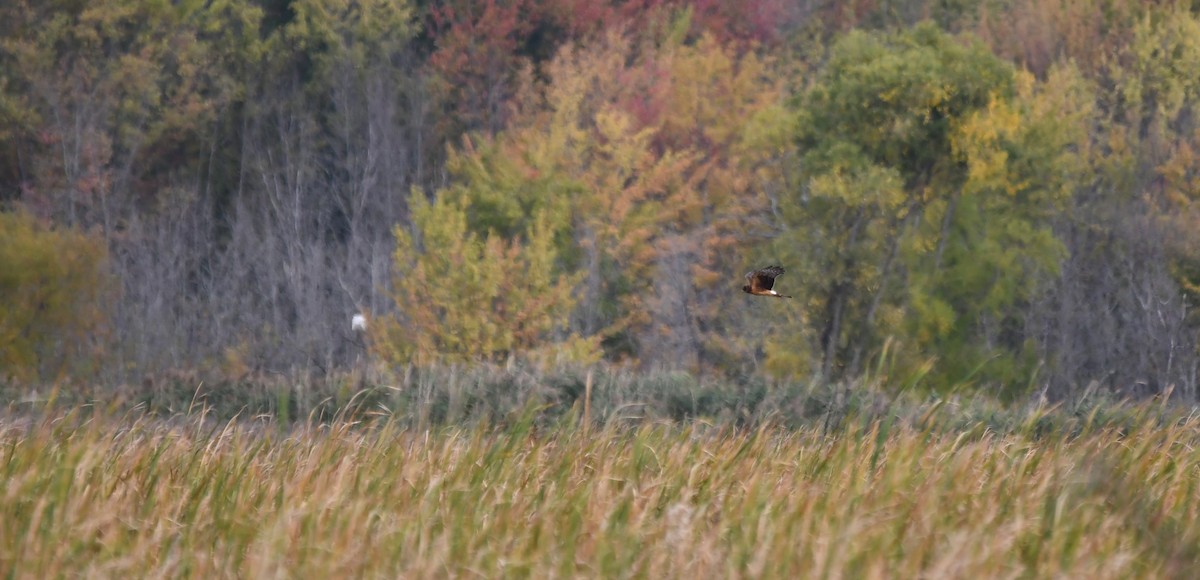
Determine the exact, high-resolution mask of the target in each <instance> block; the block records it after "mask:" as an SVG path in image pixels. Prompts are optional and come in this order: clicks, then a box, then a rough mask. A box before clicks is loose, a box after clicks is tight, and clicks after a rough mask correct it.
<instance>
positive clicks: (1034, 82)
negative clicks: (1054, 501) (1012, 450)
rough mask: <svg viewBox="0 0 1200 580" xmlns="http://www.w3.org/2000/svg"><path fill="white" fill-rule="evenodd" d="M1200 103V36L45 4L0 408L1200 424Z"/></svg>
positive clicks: (888, 8)
mask: <svg viewBox="0 0 1200 580" xmlns="http://www.w3.org/2000/svg"><path fill="white" fill-rule="evenodd" d="M1198 103H1200V4H1198V3H1195V2H1142V1H1132V0H1130V1H1124V0H1108V1H1102V0H1060V1H1054V2H1041V1H1036V0H987V1H972V0H897V1H885V0H881V1H870V0H862V1H855V2H833V1H827V0H797V1H785V0H690V1H689V0H628V1H623V0H613V1H604V2H594V1H590V0H484V1H474V0H446V1H441V2H429V1H423V0H422V1H415V0H414V1H410V2H406V1H401V0H395V1H393V0H179V1H173V2H168V1H166V0H136V1H135V0H89V1H84V0H47V1H40V0H15V1H9V2H5V3H3V4H2V5H0V203H2V204H3V212H2V213H0V375H3V379H0V380H3V381H6V384H9V385H37V384H47V383H56V384H59V385H68V384H87V385H130V384H132V385H136V384H139V383H142V382H143V381H144V382H145V384H155V381H156V380H157V379H155V378H154V377H161V376H166V375H168V374H170V373H180V372H201V373H202V374H206V375H219V376H221V377H225V379H227V380H234V379H237V380H242V379H244V378H245V377H255V376H298V375H303V376H307V377H328V376H336V375H338V374H339V373H344V372H350V371H351V370H353V369H355V368H359V367H360V365H363V364H367V363H369V364H372V365H376V366H375V367H374V368H376V369H377V370H378V369H382V370H378V372H382V373H385V374H386V373H388V372H391V373H399V372H401V370H400V369H409V371H411V369H421V368H428V367H433V366H439V365H440V366H445V365H459V366H461V365H468V366H470V365H477V364H481V363H490V364H496V365H504V364H507V365H509V366H512V365H514V364H528V365H533V366H541V367H549V366H555V365H579V366H582V367H587V366H590V365H605V366H607V367H609V368H615V367H619V368H623V369H632V370H631V372H652V371H653V372H658V371H663V372H674V373H685V374H686V375H687V376H691V377H708V378H711V380H718V381H729V382H732V383H739V382H740V383H745V382H755V381H757V382H760V383H761V382H766V383H770V382H771V381H789V380H799V381H811V380H817V381H825V382H840V383H847V382H853V381H856V380H860V379H861V377H863V376H864V375H866V374H869V373H876V376H878V373H880V372H882V371H881V369H886V372H887V373H889V374H892V375H895V376H903V377H917V378H919V379H920V383H921V385H923V386H924V387H925V388H928V389H934V390H941V391H945V390H949V389H961V388H969V389H972V390H973V391H976V392H980V393H988V394H993V395H996V396H998V397H1008V398H1011V397H1014V396H1020V395H1025V394H1029V393H1043V394H1045V395H1047V396H1049V397H1064V396H1068V395H1071V394H1074V393H1080V392H1090V391H1096V390H1104V391H1107V392H1111V393H1114V394H1115V395H1117V396H1121V397H1126V396H1128V397H1144V396H1151V395H1160V394H1163V393H1167V392H1170V393H1172V394H1173V395H1174V396H1176V397H1182V398H1185V399H1186V400H1189V401H1194V400H1195V399H1196V398H1197V374H1196V371H1197V362H1198V356H1197V355H1198V351H1197V347H1198V343H1197V332H1198V331H1200V318H1198V317H1197V314H1196V313H1195V312H1194V311H1193V310H1192V309H1191V305H1192V304H1194V302H1195V299H1194V297H1195V295H1196V292H1197V291H1198V290H1200V228H1198V227H1197V220H1198V218H1200V212H1198V207H1200V206H1197V205H1195V204H1196V200H1197V196H1198V195H1200V156H1198V154H1197V152H1198V151H1200V148H1198V141H1200V124H1198V119H1197V112H1200V111H1197V105H1198ZM770 263H779V264H782V265H784V266H785V267H786V268H787V269H788V271H787V273H786V274H785V275H784V276H783V277H781V278H780V279H779V282H778V284H779V289H781V290H784V293H786V294H791V295H794V296H795V298H794V299H793V300H790V301H787V300H770V299H760V298H752V297H749V296H747V295H745V294H742V293H741V292H740V291H739V288H740V286H741V284H742V283H743V282H742V275H743V274H744V273H745V272H746V271H747V270H749V269H751V268H754V267H759V266H765V265H768V264H770ZM359 312H363V313H366V314H367V315H368V317H369V330H368V332H367V333H366V334H365V335H360V334H358V333H356V332H355V331H353V330H352V329H351V325H350V320H351V317H352V316H353V315H354V314H355V313H359ZM364 361H367V363H364ZM192 387H195V384H192ZM22 392H23V391H22Z"/></svg>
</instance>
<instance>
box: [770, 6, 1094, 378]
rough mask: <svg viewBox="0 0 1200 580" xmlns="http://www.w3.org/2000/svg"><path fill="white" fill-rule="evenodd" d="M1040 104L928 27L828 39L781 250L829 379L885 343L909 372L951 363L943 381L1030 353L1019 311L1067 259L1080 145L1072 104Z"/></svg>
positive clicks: (802, 102) (801, 112)
mask: <svg viewBox="0 0 1200 580" xmlns="http://www.w3.org/2000/svg"><path fill="white" fill-rule="evenodd" d="M1062 80H1064V81H1068V82H1069V81H1070V80H1071V79H1070V78H1069V77H1066V78H1064V79H1062ZM1070 86H1072V87H1074V86H1077V83H1076V84H1073V85H1070ZM1050 92H1051V93H1054V94H1052V95H1051V97H1054V96H1055V95H1057V93H1058V92H1061V91H1058V90H1057V89H1051V90H1050ZM1041 95H1042V92H1041V90H1040V89H1035V88H1034V87H1033V83H1032V79H1030V78H1027V77H1026V76H1024V75H1019V74H1017V73H1015V72H1014V71H1013V69H1012V67H1011V66H1009V65H1007V64H1006V63H1004V62H1002V61H1000V60H998V59H997V58H995V57H994V56H993V55H992V54H991V53H990V52H989V51H988V50H987V49H986V47H984V46H983V45H981V44H979V43H977V42H962V41H960V40H958V39H955V38H953V37H950V36H949V35H946V34H945V33H943V32H941V31H939V30H938V29H937V28H936V27H934V26H933V25H931V24H923V25H920V26H918V27H916V28H914V29H913V30H911V31H908V32H904V33H898V34H894V35H878V34H867V33H862V32H851V33H850V34H848V35H847V36H846V37H845V38H843V39H842V40H840V41H839V42H838V43H837V44H835V45H834V47H833V48H832V50H831V53H830V57H829V61H828V64H827V65H826V67H825V68H824V69H823V70H822V71H821V73H820V74H819V75H818V77H817V78H816V79H815V80H814V82H813V84H812V86H811V87H810V88H809V89H808V90H807V91H805V92H804V94H802V95H801V96H800V97H798V98H797V101H796V107H797V115H798V123H797V127H798V135H797V141H798V145H799V147H800V150H801V153H802V155H803V157H802V160H801V165H802V167H803V175H804V181H803V182H802V185H801V187H800V188H799V189H798V190H797V191H796V192H795V193H794V194H793V195H792V197H791V198H790V199H789V200H788V204H787V206H786V208H785V212H786V213H785V217H786V219H787V221H788V223H789V229H790V231H789V232H788V233H786V234H784V235H783V236H782V237H781V239H780V240H779V241H778V242H777V243H776V244H775V247H776V248H778V249H779V252H780V254H781V255H783V256H786V257H787V258H789V259H790V263H795V264H797V266H798V269H799V270H800V273H801V278H802V279H804V280H806V282H807V284H806V287H805V288H804V289H803V294H804V295H806V303H807V308H808V309H809V316H808V318H809V320H811V321H812V322H813V326H812V327H811V328H810V332H811V334H809V335H808V336H809V337H811V338H804V337H800V338H799V340H811V341H813V342H815V343H816V348H817V349H819V350H818V353H819V354H818V356H819V357H820V358H821V360H822V367H821V371H822V373H823V374H825V375H826V376H839V375H842V374H843V373H848V374H850V375H851V376H853V375H855V374H857V373H859V372H861V371H862V369H863V364H864V363H865V362H866V360H867V359H868V358H870V357H871V356H874V353H876V352H878V349H879V348H880V347H881V346H882V345H883V343H884V341H885V340H886V339H888V338H889V337H895V338H897V339H899V341H900V343H901V344H902V345H903V346H902V348H904V349H906V350H907V353H906V358H907V359H909V360H911V361H912V363H913V364H919V363H920V361H922V360H925V359H927V358H929V357H938V358H941V359H942V360H943V361H944V362H943V364H941V365H939V366H938V367H936V368H937V369H938V370H937V371H936V372H935V378H934V383H935V384H941V385H946V384H949V383H951V382H955V381H961V380H965V379H966V378H967V377H968V376H970V375H971V374H972V373H973V372H974V369H977V368H978V366H979V365H981V364H984V362H985V361H989V360H992V359H1003V360H1004V361H1008V360H1009V359H1010V357H1019V356H1020V352H1021V350H1022V349H1023V347H1024V343H1023V338H1022V337H1021V336H1020V335H1019V333H1018V334H1017V335H1013V334H1012V330H1011V329H1012V328H1013V327H1014V326H1019V320H1016V319H1013V318H1012V317H1013V316H1016V315H1017V312H1018V311H1019V307H1020V305H1021V304H1023V301H1025V300H1027V299H1028V297H1029V292H1030V291H1031V290H1032V289H1033V288H1034V286H1035V285H1036V282H1037V280H1038V276H1040V275H1042V274H1044V273H1053V272H1054V271H1055V269H1056V264H1057V260H1058V258H1059V257H1060V256H1061V255H1062V245H1061V243H1060V242H1058V241H1057V239H1055V237H1054V236H1053V234H1052V233H1051V231H1050V229H1049V227H1048V225H1049V224H1048V217H1049V216H1050V215H1051V214H1052V213H1053V212H1054V211H1055V210H1056V209H1057V208H1059V207H1061V205H1062V203H1063V201H1064V200H1065V199H1066V198H1067V197H1068V196H1069V195H1070V192H1071V189H1070V182H1069V180H1070V175H1071V168H1072V166H1073V165H1072V164H1071V163H1070V159H1069V157H1070V156H1069V155H1067V151H1068V150H1069V147H1071V146H1076V145H1078V141H1079V132H1078V130H1077V129H1078V126H1077V125H1073V124H1072V123H1071V121H1072V120H1074V121H1076V122H1078V116H1077V115H1074V114H1071V112H1070V109H1068V108H1067V107H1068V106H1070V105H1073V104H1075V101H1069V102H1066V103H1051V104H1042V103H1041V102H1040V101H1039V99H1041V98H1042V96H1041ZM1068 96H1074V95H1068ZM1039 107H1040V108H1039ZM1051 109H1052V110H1051ZM1063 114H1066V116H1065V117H1062V118H1060V117H1058V115H1063ZM791 344H792V348H794V349H799V348H803V347H804V346H803V342H797V339H796V338H793V339H792V341H791ZM1001 364H1010V363H1009V362H1003V363H1001ZM1026 370H1027V369H1026ZM1017 374H1018V375H1019V374H1020V373H1017ZM988 378H990V379H1000V378H1004V379H1010V378H1012V377H1010V376H1003V377H1001V376H999V375H993V376H989V377H988Z"/></svg>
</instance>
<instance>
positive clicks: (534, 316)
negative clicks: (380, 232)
mask: <svg viewBox="0 0 1200 580" xmlns="http://www.w3.org/2000/svg"><path fill="white" fill-rule="evenodd" d="M410 208H411V210H412V214H413V223H414V227H413V230H414V231H412V232H408V231H405V230H404V229H403V228H400V227H397V228H396V230H395V235H396V252H395V267H396V275H395V279H394V297H395V300H396V303H397V305H398V306H399V308H400V311H401V318H400V319H399V320H390V321H387V320H385V321H383V323H382V324H381V325H380V326H381V330H380V331H379V332H378V333H376V334H375V336H374V338H375V340H373V341H372V344H373V348H374V349H375V350H376V351H377V352H379V353H380V354H381V355H382V356H383V357H384V358H385V359H388V360H390V361H392V362H404V363H408V362H411V363H415V364H417V365H428V364H433V363H435V362H439V361H451V362H453V361H471V360H495V359H498V358H502V357H505V356H509V355H512V354H519V353H524V352H527V351H530V350H532V349H534V348H536V347H538V346H540V345H541V344H542V343H543V342H544V341H546V340H547V339H548V338H550V337H552V336H553V335H554V334H555V333H556V332H562V331H563V330H564V329H565V327H566V324H567V315H568V314H569V313H570V311H571V308H573V307H574V304H575V300H574V297H573V295H572V291H573V288H574V286H575V284H576V283H577V277H570V276H566V275H556V274H555V273H554V262H555V260H556V256H557V252H556V250H555V247H554V245H553V230H552V229H551V227H550V225H549V223H548V222H547V220H546V218H545V216H544V215H541V214H539V215H537V216H535V218H534V220H533V222H532V223H531V225H530V227H529V229H528V230H527V231H526V232H525V235H524V240H519V239H514V240H511V241H509V240H505V239H503V238H502V237H501V236H498V235H487V236H484V237H481V236H479V235H476V234H475V233H473V232H470V231H468V229H467V217H466V209H467V207H466V203H465V200H463V201H459V202H452V201H450V200H448V199H447V196H446V195H444V192H439V193H438V195H437V196H436V198H435V200H434V202H433V203H430V202H428V201H426V199H425V195H424V193H422V192H421V191H419V190H414V191H413V194H412V197H411V202H410Z"/></svg>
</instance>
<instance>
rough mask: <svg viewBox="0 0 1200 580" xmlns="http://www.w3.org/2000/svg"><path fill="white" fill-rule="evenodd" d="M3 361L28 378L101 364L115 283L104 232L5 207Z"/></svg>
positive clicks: (0, 285) (0, 251)
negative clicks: (56, 225)
mask: <svg viewBox="0 0 1200 580" xmlns="http://www.w3.org/2000/svg"><path fill="white" fill-rule="evenodd" d="M0 239H3V240H4V243H3V244H0V368H3V369H5V370H4V372H5V373H8V374H11V375H12V376H13V377H14V378H16V379H18V380H22V381H32V380H35V379H43V380H57V379H60V378H62V377H64V376H66V375H67V374H69V373H73V372H74V373H80V374H82V373H84V372H86V371H90V370H93V369H94V368H95V366H94V365H96V364H98V363H99V362H100V357H101V355H103V353H104V349H105V346H106V344H105V340H104V329H105V325H106V319H107V317H106V312H107V311H108V307H109V301H110V300H111V298H112V295H111V294H110V293H109V291H110V290H111V289H112V286H111V284H110V283H109V279H108V277H107V264H106V259H107V255H106V252H105V248H104V244H103V243H102V241H101V240H98V239H97V238H96V236H93V235H87V234H83V233H81V232H79V231H77V230H72V229H53V228H49V227H46V226H45V225H42V224H40V223H38V222H37V221H36V220H35V219H34V218H33V216H31V215H29V214H28V213H26V212H23V211H18V212H0Z"/></svg>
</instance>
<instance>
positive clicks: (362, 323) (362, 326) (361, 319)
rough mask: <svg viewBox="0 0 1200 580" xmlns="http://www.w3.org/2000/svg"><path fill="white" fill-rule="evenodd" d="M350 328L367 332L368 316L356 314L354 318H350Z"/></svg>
mask: <svg viewBox="0 0 1200 580" xmlns="http://www.w3.org/2000/svg"><path fill="white" fill-rule="evenodd" d="M350 329H351V330H355V331H359V332H366V331H367V317H366V316H363V315H362V314H355V315H354V318H351V319H350Z"/></svg>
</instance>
